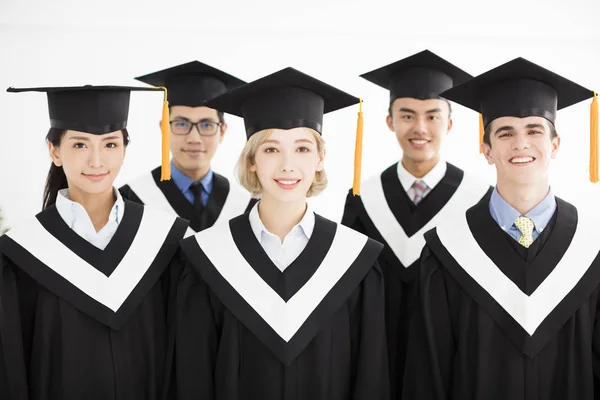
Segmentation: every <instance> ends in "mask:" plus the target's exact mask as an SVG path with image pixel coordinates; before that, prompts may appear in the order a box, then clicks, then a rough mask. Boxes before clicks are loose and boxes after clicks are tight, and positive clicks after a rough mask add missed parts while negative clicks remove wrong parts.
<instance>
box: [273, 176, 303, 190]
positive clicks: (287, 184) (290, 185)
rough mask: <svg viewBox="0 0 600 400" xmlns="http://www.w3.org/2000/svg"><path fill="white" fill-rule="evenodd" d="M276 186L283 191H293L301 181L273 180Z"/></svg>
mask: <svg viewBox="0 0 600 400" xmlns="http://www.w3.org/2000/svg"><path fill="white" fill-rule="evenodd" d="M274 181H275V182H276V183H277V185H278V186H279V187H280V188H282V189H285V190H291V189H295V188H296V187H297V186H298V185H299V184H300V181H301V179H289V178H286V179H274Z"/></svg>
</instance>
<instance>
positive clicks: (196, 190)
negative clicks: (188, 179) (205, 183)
mask: <svg viewBox="0 0 600 400" xmlns="http://www.w3.org/2000/svg"><path fill="white" fill-rule="evenodd" d="M190 190H191V191H192V193H193V194H194V210H195V211H196V212H197V213H198V214H202V212H203V211H204V203H203V202H202V190H203V188H202V184H201V183H198V184H194V185H192V186H190Z"/></svg>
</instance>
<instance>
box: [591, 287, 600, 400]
mask: <svg viewBox="0 0 600 400" xmlns="http://www.w3.org/2000/svg"><path fill="white" fill-rule="evenodd" d="M592 362H593V364H592V365H593V369H594V399H596V400H600V298H598V301H597V304H596V319H595V321H594V333H593V336H592Z"/></svg>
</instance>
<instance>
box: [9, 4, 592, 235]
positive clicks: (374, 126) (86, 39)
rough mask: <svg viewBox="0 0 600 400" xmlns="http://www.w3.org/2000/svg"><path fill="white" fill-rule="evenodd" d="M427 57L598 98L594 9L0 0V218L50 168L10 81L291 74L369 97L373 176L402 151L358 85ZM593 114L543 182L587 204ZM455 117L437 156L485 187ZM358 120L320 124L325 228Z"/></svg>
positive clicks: (239, 140)
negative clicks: (368, 75) (532, 68)
mask: <svg viewBox="0 0 600 400" xmlns="http://www.w3.org/2000/svg"><path fill="white" fill-rule="evenodd" d="M423 49H430V50H431V51H433V52H435V53H437V54H438V55H440V56H442V57H444V58H446V59H447V60H449V61H450V62H453V63H455V64H457V65H458V66H460V67H461V68H463V69H465V70H466V71H468V72H470V73H471V74H473V75H476V74H479V73H482V72H485V71H487V70H489V69H491V68H493V67H495V66H497V65H499V64H501V63H504V62H506V61H509V60H511V59H513V58H515V57H518V56H522V57H525V58H527V59H529V60H531V61H533V62H535V63H538V64H541V65H543V66H545V67H546V68H548V69H551V70H553V71H555V72H557V73H560V74H562V75H564V76H566V77H568V78H570V79H572V80H574V81H576V82H578V83H580V84H581V85H583V86H586V87H588V88H590V89H595V90H600V1H598V0H570V1H564V0H543V1H542V0H535V1H531V0H521V1H514V0H505V1H501V2H499V1H498V2H485V1H453V0H443V1H442V0H413V1H409V2H408V1H404V0H395V1H387V2H376V1H366V0H364V1H356V0H350V1H344V2H342V1H326V0H321V1H314V0H305V1H301V2H300V1H297V2H290V1H285V0H278V1H256V0H252V1H237V2H230V1H229V2H228V1H222V0H219V1H212V2H208V1H189V2H184V1H168V2H167V1H156V0H147V1H141V0H137V1H114V0H104V1H94V2H91V1H82V0H70V1H69V0H51V1H42V0H33V1H26V0H18V1H17V0H0V89H1V90H0V118H1V120H2V132H0V135H1V141H0V208H1V209H2V210H3V212H4V217H5V219H6V220H7V221H6V222H7V223H8V224H9V225H14V224H16V223H18V221H20V220H22V219H23V218H26V217H29V216H32V215H34V214H35V213H37V212H38V211H39V210H40V206H41V196H42V191H43V186H44V179H45V176H46V173H47V170H48V167H49V164H50V161H49V158H48V155H47V150H46V145H45V142H44V137H45V135H46V133H47V130H48V127H49V125H48V124H49V123H48V114H47V105H46V98H45V95H43V94H35V93H31V94H29V93H28V94H9V93H5V92H4V88H7V87H9V86H15V87H19V86H21V87H27V86H52V85H60V86H67V85H83V84H115V85H137V84H138V83H137V82H136V81H134V80H133V79H132V78H133V77H134V76H138V75H143V74H146V73H149V72H153V71H155V70H158V69H162V68H166V67H170V66H173V65H177V64H181V63H185V62H188V61H191V60H195V59H197V60H200V61H202V62H205V63H207V64H210V65H213V66H215V67H217V68H220V69H223V70H225V71H227V72H229V73H231V74H233V75H235V76H238V77H239V78H241V79H245V80H247V81H251V80H254V79H257V78H259V77H261V76H264V75H266V74H269V73H271V72H275V71H277V70H279V69H281V68H284V67H287V66H293V67H295V68H297V69H299V70H301V71H303V72H306V73H308V74H310V75H313V76H315V77H317V78H319V79H322V80H324V81H326V82H328V83H330V84H332V85H334V86H337V87H339V88H340V89H343V90H346V91H348V92H350V93H352V94H354V95H356V96H360V97H362V98H364V99H365V104H364V111H365V145H364V158H363V161H364V162H363V176H368V175H373V174H375V173H378V172H379V171H381V170H383V169H384V168H385V167H387V166H388V165H390V164H392V163H393V162H395V161H397V160H398V159H399V158H400V157H401V153H400V150H399V147H398V145H397V142H396V140H395V137H394V136H393V134H392V133H391V132H389V131H388V130H387V127H386V125H385V116H386V110H387V105H388V104H387V102H388V92H387V91H385V90H383V89H381V88H379V87H377V86H375V85H372V84H371V83H369V82H367V81H365V80H363V79H361V78H359V77H358V75H359V74H361V73H364V72H367V71H370V70H372V69H374V68H377V67H380V66H383V65H386V64H388V63H390V62H393V61H396V60H398V59H401V58H404V57H406V56H409V55H411V54H413V53H416V52H418V51H421V50H423ZM589 103H590V101H585V102H582V103H580V104H578V105H576V106H573V107H570V108H568V109H566V110H564V111H561V112H560V113H559V117H558V122H557V128H558V132H559V134H561V135H562V147H561V150H560V153H559V157H558V159H557V160H556V161H555V162H554V164H553V178H552V184H553V187H554V190H555V192H556V193H557V194H558V195H559V196H561V197H563V198H564V199H566V200H568V201H571V202H573V203H575V204H577V205H579V206H583V207H590V208H592V207H595V208H596V209H597V205H598V204H600V185H592V184H590V183H588V180H587V177H588V172H587V163H588V151H589ZM161 105H162V96H161V94H160V93H133V94H132V99H131V108H130V115H129V126H128V129H129V132H130V134H131V136H132V144H131V146H130V147H129V149H128V154H127V158H126V161H125V166H124V168H123V170H122V172H121V174H120V176H119V177H118V179H117V182H116V184H117V186H120V185H121V184H123V183H125V182H127V181H128V180H130V179H131V178H133V177H135V176H137V175H138V174H140V173H142V172H145V171H148V170H150V169H152V168H154V167H156V166H157V165H158V163H159V161H160V131H159V128H158V121H159V119H160V111H161ZM454 109H455V112H454V123H455V124H454V129H453V131H452V132H451V134H450V137H449V138H448V140H447V145H446V149H445V153H446V158H447V160H449V161H450V162H453V163H455V164H456V165H457V166H459V167H461V168H464V169H467V170H470V171H472V172H474V173H476V174H479V175H480V176H481V177H482V178H483V179H487V180H488V181H489V182H490V183H491V184H493V183H494V179H495V173H494V170H493V167H489V166H487V164H486V162H485V160H484V159H483V156H481V155H480V154H479V153H478V148H477V140H478V139H477V138H478V120H477V115H476V114H475V113H473V112H472V111H470V110H467V109H465V108H463V107H460V106H458V105H455V106H454ZM357 110H358V109H357V107H350V108H348V109H345V110H342V111H339V112H335V113H333V114H330V115H327V116H326V117H325V123H324V137H325V139H326V141H327V147H328V158H327V161H326V168H327V171H328V174H329V178H330V186H329V188H328V189H327V190H326V191H325V192H324V193H323V194H322V195H320V196H319V197H318V198H316V199H315V202H314V203H315V206H316V207H317V210H318V211H319V212H320V213H322V214H323V215H325V216H328V217H330V218H334V219H338V218H339V217H340V216H341V212H342V207H343V202H344V197H345V195H346V193H347V190H348V189H349V188H350V186H351V184H352V166H353V155H354V135H355V124H356V112H357ZM227 118H228V122H229V125H230V130H229V132H228V135H227V137H226V139H225V142H224V144H223V145H222V146H221V148H220V150H219V153H218V154H217V156H216V158H215V160H214V163H213V167H214V169H215V170H216V171H218V172H219V173H222V174H224V175H226V176H228V177H233V167H234V164H235V161H236V159H237V156H238V154H239V152H240V150H241V148H242V147H243V144H244V140H245V136H244V130H243V122H242V121H241V120H240V119H238V118H236V117H233V116H227ZM596 214H598V215H600V212H598V211H596Z"/></svg>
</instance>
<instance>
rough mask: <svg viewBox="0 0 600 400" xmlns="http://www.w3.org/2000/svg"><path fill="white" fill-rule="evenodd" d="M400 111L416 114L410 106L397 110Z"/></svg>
mask: <svg viewBox="0 0 600 400" xmlns="http://www.w3.org/2000/svg"><path fill="white" fill-rule="evenodd" d="M399 111H400V112H406V113H411V114H416V113H417V112H416V111H415V110H411V109H410V108H406V107H402V108H400V110H399Z"/></svg>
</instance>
